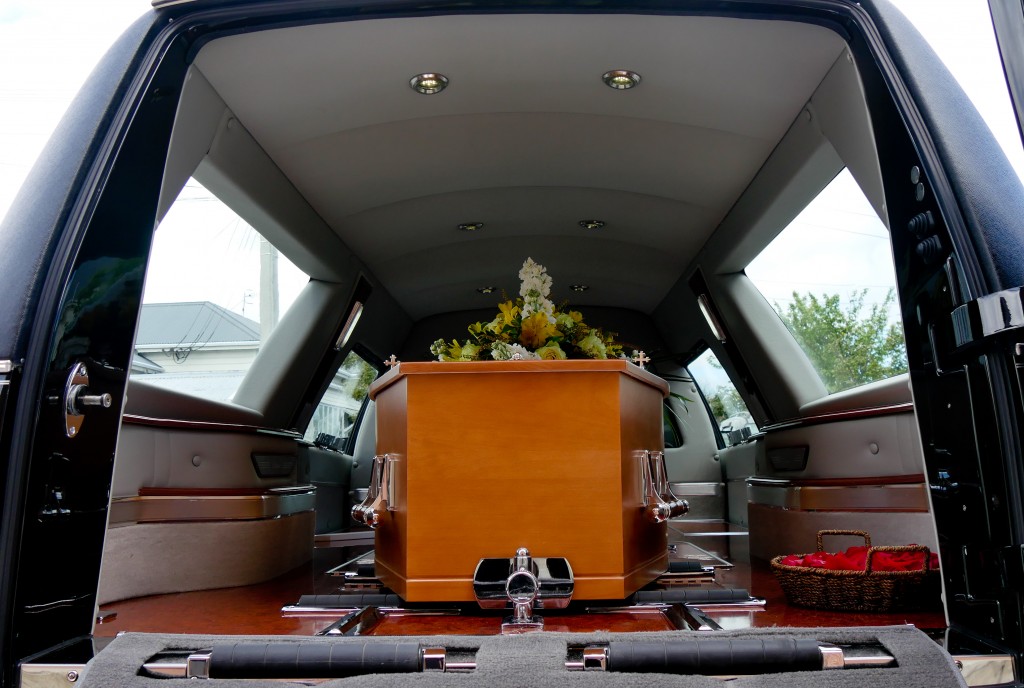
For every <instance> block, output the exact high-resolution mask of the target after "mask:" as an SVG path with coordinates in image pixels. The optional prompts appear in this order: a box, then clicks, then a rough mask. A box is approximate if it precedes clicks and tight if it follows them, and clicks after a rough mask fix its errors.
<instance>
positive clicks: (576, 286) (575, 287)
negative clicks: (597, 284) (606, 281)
mask: <svg viewBox="0 0 1024 688" xmlns="http://www.w3.org/2000/svg"><path fill="white" fill-rule="evenodd" d="M569 288H570V289H572V290H573V291H586V290H587V289H590V287H588V286H587V285H585V284H570V285H569Z"/></svg>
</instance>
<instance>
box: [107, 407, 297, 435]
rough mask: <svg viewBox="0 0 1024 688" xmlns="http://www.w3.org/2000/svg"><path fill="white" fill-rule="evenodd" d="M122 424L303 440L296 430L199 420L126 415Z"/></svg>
mask: <svg viewBox="0 0 1024 688" xmlns="http://www.w3.org/2000/svg"><path fill="white" fill-rule="evenodd" d="M121 422H122V423H126V424H128V425H145V426H149V427H154V428H174V429H180V430H199V431H202V432H235V433H244V434H249V435H275V436H277V437H287V438H289V439H302V434H301V433H299V432H295V431H294V430H282V429H281V428H264V427H260V426H258V425H246V424H243V423H218V422H207V421H199V420H179V419H177V418H152V417H150V416H138V415H135V414H132V413H126V414H124V415H123V416H121Z"/></svg>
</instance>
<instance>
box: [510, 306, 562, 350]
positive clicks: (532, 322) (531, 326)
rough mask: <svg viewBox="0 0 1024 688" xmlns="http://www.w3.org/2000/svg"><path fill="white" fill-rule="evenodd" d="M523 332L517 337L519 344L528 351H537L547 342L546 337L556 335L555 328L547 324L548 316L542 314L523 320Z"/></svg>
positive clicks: (535, 314)
mask: <svg viewBox="0 0 1024 688" xmlns="http://www.w3.org/2000/svg"><path fill="white" fill-rule="evenodd" d="M522 327H523V331H522V333H521V334H520V335H519V343H520V344H522V345H523V346H525V347H526V348H528V349H537V348H539V347H541V346H544V344H545V343H546V342H547V341H548V337H554V336H555V335H557V334H558V330H557V329H555V326H554V325H553V324H551V323H550V322H548V316H547V315H546V314H544V313H534V314H533V315H531V316H530V317H528V318H524V319H523V324H522Z"/></svg>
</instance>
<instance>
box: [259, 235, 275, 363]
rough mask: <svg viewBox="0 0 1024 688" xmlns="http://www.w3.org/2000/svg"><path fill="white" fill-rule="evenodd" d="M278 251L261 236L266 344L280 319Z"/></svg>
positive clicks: (262, 318)
mask: <svg viewBox="0 0 1024 688" xmlns="http://www.w3.org/2000/svg"><path fill="white" fill-rule="evenodd" d="M278 316H279V313H278V304H277V249H276V248H274V246H273V245H272V244H271V243H270V242H269V241H267V240H266V239H264V238H263V237H262V236H260V342H261V343H262V342H266V341H267V337H269V336H270V333H271V332H273V330H274V327H275V326H276V325H277V319H278Z"/></svg>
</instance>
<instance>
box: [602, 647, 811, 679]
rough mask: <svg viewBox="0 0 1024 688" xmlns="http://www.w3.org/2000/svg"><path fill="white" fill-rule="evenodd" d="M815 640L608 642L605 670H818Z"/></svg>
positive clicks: (711, 674)
mask: <svg viewBox="0 0 1024 688" xmlns="http://www.w3.org/2000/svg"><path fill="white" fill-rule="evenodd" d="M821 665H822V661H821V651H820V650H819V649H818V643H817V641H815V640H805V639H801V638H709V639H707V640H678V641H672V642H629V641H625V642H623V641H612V642H611V643H609V644H608V671H629V672H643V673H650V672H660V673H666V674H704V675H709V676H714V675H718V674H766V673H775V672H781V671H812V670H815V669H821Z"/></svg>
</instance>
